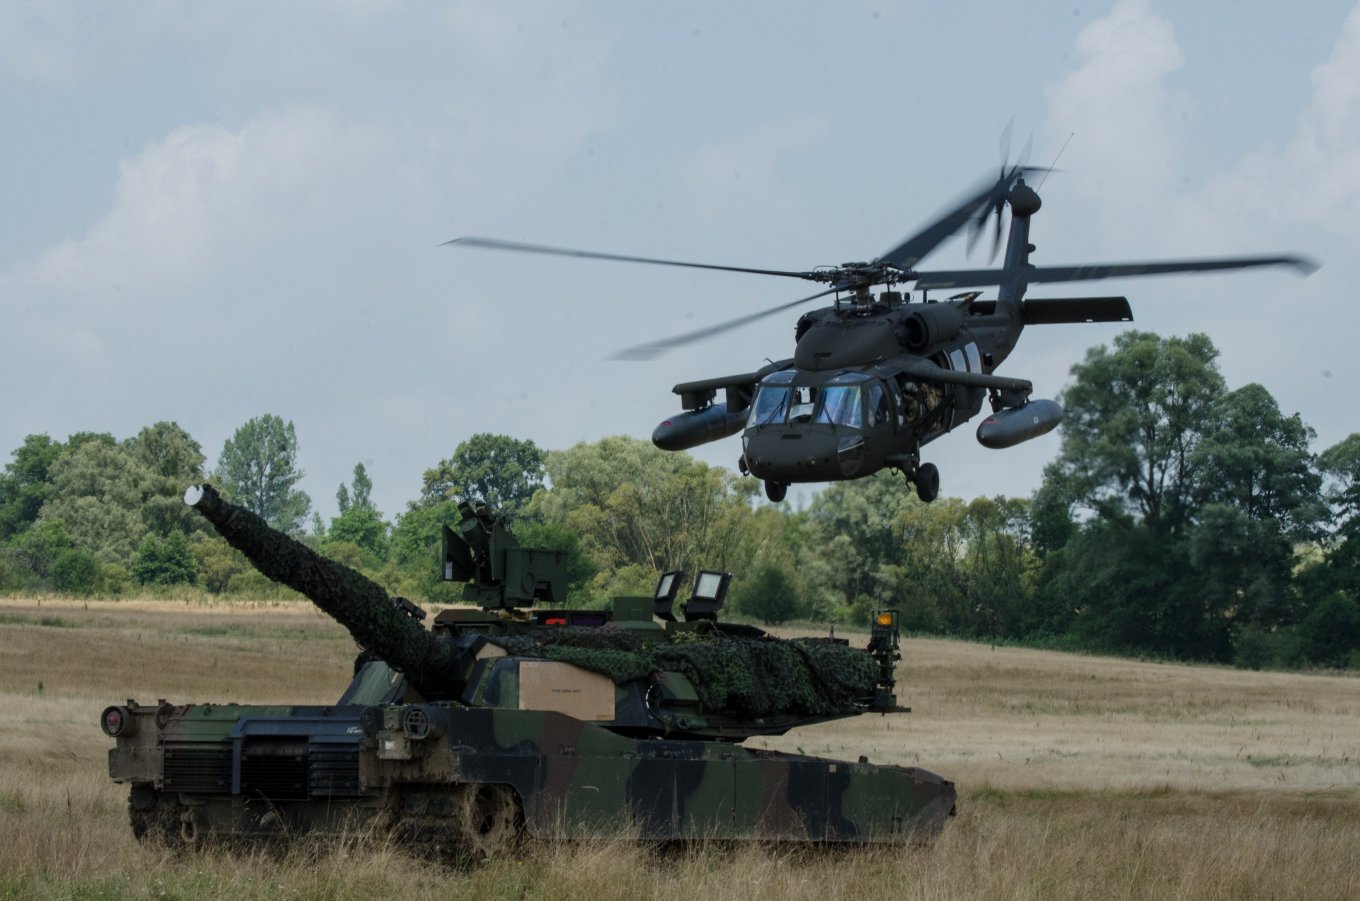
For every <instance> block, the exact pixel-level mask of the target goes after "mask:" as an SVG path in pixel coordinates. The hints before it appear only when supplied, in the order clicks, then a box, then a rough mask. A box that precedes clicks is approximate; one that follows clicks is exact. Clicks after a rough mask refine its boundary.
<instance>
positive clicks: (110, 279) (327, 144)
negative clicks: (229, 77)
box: [30, 109, 365, 299]
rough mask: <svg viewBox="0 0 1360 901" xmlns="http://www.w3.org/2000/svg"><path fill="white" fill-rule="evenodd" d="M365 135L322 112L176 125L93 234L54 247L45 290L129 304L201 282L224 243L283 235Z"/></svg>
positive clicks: (132, 173) (41, 263)
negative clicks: (110, 295)
mask: <svg viewBox="0 0 1360 901" xmlns="http://www.w3.org/2000/svg"><path fill="white" fill-rule="evenodd" d="M364 143H365V139H364V138H363V137H362V136H361V135H359V134H357V133H356V132H355V131H354V130H353V129H347V128H344V127H342V126H341V125H340V124H338V123H337V122H336V121H335V120H334V119H333V118H331V117H330V116H329V115H327V114H325V113H322V112H319V111H316V110H307V109H301V110H293V111H289V112H285V113H280V114H276V115H271V116H268V117H265V118H262V119H259V120H256V121H254V122H252V123H250V124H248V125H246V126H245V127H243V128H241V129H239V130H232V129H227V128H221V127H217V126H208V125H185V126H181V127H179V128H176V129H175V130H174V131H172V132H171V133H170V134H169V135H168V136H167V137H166V138H165V139H164V140H162V141H160V142H158V143H156V144H153V145H151V146H149V147H147V148H146V149H145V150H143V151H142V152H141V153H139V154H137V155H136V156H134V157H132V158H130V159H127V160H125V161H123V163H122V164H121V165H120V166H119V177H118V184H117V189H116V199H115V202H114V205H113V207H112V209H110V211H109V212H108V214H107V215H105V216H104V218H103V219H102V220H101V221H100V222H99V223H98V224H96V225H95V226H94V227H93V228H92V229H91V230H90V231H89V233H88V234H86V235H85V236H84V237H82V238H79V239H76V240H72V241H68V242H65V243H63V244H61V245H58V246H57V247H54V248H52V249H51V250H49V251H48V252H47V253H45V254H43V256H42V257H41V258H40V259H39V260H38V261H37V263H36V264H35V265H34V267H33V269H32V272H31V273H30V280H31V282H32V284H33V285H34V286H36V287H44V288H57V289H66V290H69V291H74V292H78V293H79V292H87V291H108V290H118V291H120V292H125V293H126V296H127V297H128V298H129V299H135V298H136V297H139V296H144V292H146V291H148V290H152V289H163V288H167V287H171V286H174V285H177V284H183V283H184V282H185V281H188V280H192V279H193V278H195V277H196V276H197V275H198V274H199V273H201V271H202V267H203V266H204V265H205V264H208V263H209V262H210V261H220V260H221V256H222V252H223V249H224V248H223V245H224V244H228V245H235V246H239V245H240V243H242V241H243V240H253V241H257V242H258V241H268V240H270V239H271V238H276V237H277V236H278V234H279V232H280V231H282V230H283V229H281V228H280V225H281V223H282V222H286V221H288V220H289V219H290V218H292V217H290V216H289V215H288V212H289V209H290V208H291V207H294V206H295V205H297V204H298V203H299V201H301V200H304V199H305V197H306V195H308V193H309V191H310V187H309V186H315V185H316V184H317V183H319V182H327V181H329V180H330V174H331V173H332V172H333V171H334V170H335V168H337V167H343V166H345V165H346V163H347V162H348V161H349V160H351V159H352V158H353V156H354V154H356V153H362V152H363V151H362V149H361V146H362V145H363V144H364Z"/></svg>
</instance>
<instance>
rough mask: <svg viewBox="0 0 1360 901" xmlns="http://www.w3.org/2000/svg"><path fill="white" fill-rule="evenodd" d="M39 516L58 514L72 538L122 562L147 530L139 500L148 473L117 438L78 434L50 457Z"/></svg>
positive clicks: (127, 561)
mask: <svg viewBox="0 0 1360 901" xmlns="http://www.w3.org/2000/svg"><path fill="white" fill-rule="evenodd" d="M49 475H50V479H51V491H50V494H49V496H48V498H47V501H46V502H45V503H44V504H43V507H42V510H41V512H40V513H39V515H38V518H39V520H40V521H41V520H52V519H55V520H60V521H61V522H62V523H63V524H64V526H65V528H66V532H67V534H68V535H69V536H70V539H71V542H72V543H73V544H74V545H75V546H76V547H78V548H80V549H81V550H84V551H88V552H89V553H91V554H94V555H95V556H96V557H97V558H99V559H100V560H101V561H103V562H105V563H116V564H119V565H121V566H127V565H129V564H130V563H131V562H132V558H133V556H134V555H135V554H136V552H137V548H138V546H139V545H140V544H141V541H142V538H143V536H145V535H146V534H147V531H148V530H147V527H146V523H145V520H144V518H143V506H144V504H145V502H146V499H147V497H148V494H149V492H150V488H151V481H152V477H151V473H150V472H149V471H148V470H147V469H146V468H145V467H144V466H142V464H141V463H140V462H139V461H138V460H137V459H136V458H135V457H134V456H133V455H132V454H131V453H129V452H128V451H127V449H125V448H124V447H121V446H119V445H118V444H117V443H116V442H112V441H104V440H102V438H94V439H89V440H82V441H80V442H79V443H78V445H77V446H76V447H75V448H74V449H72V450H68V451H67V452H66V453H64V454H62V455H61V456H60V457H58V458H57V460H56V461H54V462H53V463H52V466H51V468H50V470H49Z"/></svg>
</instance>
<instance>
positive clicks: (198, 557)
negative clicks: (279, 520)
mask: <svg viewBox="0 0 1360 901" xmlns="http://www.w3.org/2000/svg"><path fill="white" fill-rule="evenodd" d="M189 549H190V551H192V552H193V555H194V561H195V563H196V565H197V568H198V575H197V578H196V579H195V580H194V581H195V582H197V584H199V585H202V586H203V587H204V588H206V589H207V590H208V591H210V592H212V593H213V594H222V593H223V592H225V591H227V590H228V589H229V588H230V586H231V581H232V579H233V578H235V577H236V576H239V575H241V574H242V573H245V572H250V571H253V567H251V565H250V561H248V560H246V558H245V555H244V554H242V553H241V552H240V551H238V550H236V548H234V547H232V546H231V545H229V544H227V542H226V539H224V538H220V537H218V536H217V535H208V534H206V533H199V534H198V535H195V536H194V538H193V541H192V542H191V543H190V545H189Z"/></svg>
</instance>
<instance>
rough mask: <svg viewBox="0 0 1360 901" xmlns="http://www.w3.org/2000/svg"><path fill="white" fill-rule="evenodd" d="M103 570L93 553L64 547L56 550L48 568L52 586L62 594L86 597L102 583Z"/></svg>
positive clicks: (97, 589)
mask: <svg viewBox="0 0 1360 901" xmlns="http://www.w3.org/2000/svg"><path fill="white" fill-rule="evenodd" d="M103 576H104V571H103V567H101V566H100V565H99V560H97V559H96V558H95V556H94V554H91V553H90V552H89V551H82V550H80V549H79V548H66V549H65V550H61V551H58V552H57V555H56V557H55V558H54V559H53V561H52V566H51V568H50V569H49V570H48V577H49V578H50V579H51V580H52V587H53V588H55V589H56V590H57V591H60V592H63V593H64V594H78V595H81V596H82V597H88V596H90V595H92V594H95V593H96V592H98V591H99V586H100V585H101V584H102V583H103Z"/></svg>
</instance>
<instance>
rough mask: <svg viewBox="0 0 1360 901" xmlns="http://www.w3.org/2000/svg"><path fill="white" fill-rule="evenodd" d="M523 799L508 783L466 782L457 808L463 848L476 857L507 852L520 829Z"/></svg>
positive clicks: (457, 827)
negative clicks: (517, 795)
mask: <svg viewBox="0 0 1360 901" xmlns="http://www.w3.org/2000/svg"><path fill="white" fill-rule="evenodd" d="M520 822H521V817H520V809H519V799H518V798H516V797H515V791H514V789H512V788H511V787H510V786H508V785H480V784H476V785H464V786H462V787H461V790H460V793H459V796H458V799H457V801H456V804H455V811H454V830H455V832H456V833H457V838H458V845H459V848H460V849H461V850H462V851H463V853H465V854H466V855H467V856H468V857H469V858H471V859H473V860H485V859H487V858H489V857H495V856H497V855H499V854H504V853H505V852H506V851H508V850H510V849H511V848H512V847H514V844H515V841H516V840H517V839H518V838H519V830H520Z"/></svg>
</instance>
